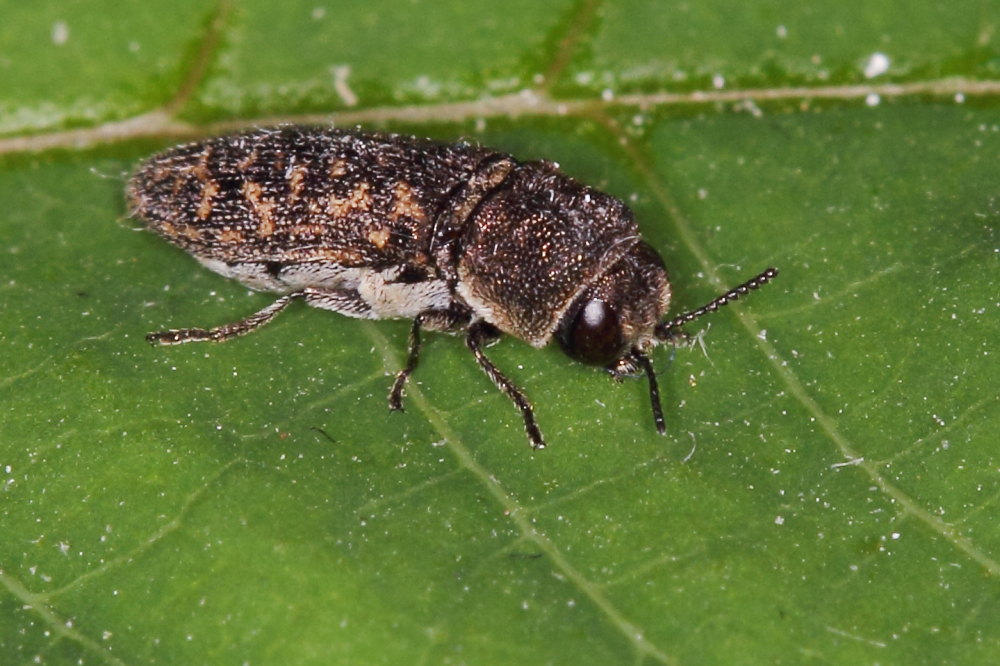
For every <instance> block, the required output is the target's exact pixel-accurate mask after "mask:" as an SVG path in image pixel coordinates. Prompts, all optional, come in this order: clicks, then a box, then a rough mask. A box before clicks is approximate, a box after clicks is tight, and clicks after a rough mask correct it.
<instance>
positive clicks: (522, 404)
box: [465, 321, 545, 449]
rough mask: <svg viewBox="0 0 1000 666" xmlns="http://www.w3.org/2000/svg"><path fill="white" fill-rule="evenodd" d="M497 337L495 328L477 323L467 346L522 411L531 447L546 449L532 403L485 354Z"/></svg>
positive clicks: (498, 386) (467, 341)
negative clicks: (487, 347) (487, 345)
mask: <svg viewBox="0 0 1000 666" xmlns="http://www.w3.org/2000/svg"><path fill="white" fill-rule="evenodd" d="M496 336H497V332H496V329H495V328H493V326H491V325H490V324H487V323H486V322H482V321H480V322H476V323H475V324H473V325H472V326H470V327H469V331H468V333H467V334H466V336H465V344H466V346H468V348H469V349H470V350H471V351H472V353H473V355H474V356H475V357H476V362H477V363H478V364H479V367H480V368H482V369H483V372H485V373H486V376H487V377H489V378H490V380H491V381H492V382H493V383H494V384H495V385H496V387H497V388H498V389H500V390H501V391H503V393H504V395H506V396H507V397H508V398H510V399H511V401H512V402H513V403H514V405H515V406H516V407H517V408H518V409H519V410H521V417H522V418H523V419H524V430H525V432H526V433H528V440H529V441H530V442H531V447H532V448H533V449H544V448H545V440H544V439H542V432H541V431H540V430H539V429H538V424H537V423H535V411H534V410H533V409H532V408H531V403H530V402H528V399H527V398H525V397H524V394H523V393H521V390H520V389H519V388H517V386H516V385H515V384H514V382H512V381H510V380H509V379H507V377H506V376H504V374H503V373H502V372H500V370H499V369H498V368H497V367H496V366H495V365H493V362H492V361H490V360H489V359H488V358H486V354H484V353H483V350H482V344H483V343H484V342H486V341H488V340H490V339H491V338H494V337H496Z"/></svg>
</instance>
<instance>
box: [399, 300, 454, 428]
mask: <svg viewBox="0 0 1000 666" xmlns="http://www.w3.org/2000/svg"><path fill="white" fill-rule="evenodd" d="M468 321H469V320H468V313H467V312H463V311H460V310H455V309H449V310H424V311H423V312H421V313H420V314H418V315H417V316H416V317H414V318H413V327H412V328H410V352H409V355H408V356H407V358H406V367H404V368H403V369H402V370H400V371H399V372H398V373H396V381H394V382H393V383H392V390H391V391H389V409H391V410H392V411H394V412H397V411H398V412H401V411H403V387H404V386H405V385H406V380H407V379H409V377H410V375H411V374H413V371H414V370H416V369H417V363H418V362H419V361H420V329H421V328H425V327H426V328H428V329H430V330H432V331H454V330H456V329H458V328H460V327H463V326H464V325H465V324H466V323H468Z"/></svg>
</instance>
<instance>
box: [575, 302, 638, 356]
mask: <svg viewBox="0 0 1000 666" xmlns="http://www.w3.org/2000/svg"><path fill="white" fill-rule="evenodd" d="M559 344H560V345H561V346H562V348H563V351H565V352H566V354H567V355H568V356H569V357H570V358H574V359H576V360H577V361H580V362H581V363H587V364H590V365H610V364H611V363H613V362H614V361H616V360H617V359H618V358H619V357H620V356H621V355H622V354H623V353H624V352H625V341H624V340H623V339H622V328H621V324H620V323H619V321H618V314H617V313H616V312H615V309H614V308H613V307H611V306H610V305H608V304H607V303H606V302H605V301H603V300H601V299H599V298H592V299H590V300H589V301H587V303H586V304H585V305H584V306H583V307H582V308H580V309H579V310H578V311H577V313H576V315H575V316H574V317H573V318H572V319H571V320H570V322H569V325H568V326H563V327H562V329H561V330H560V331H559Z"/></svg>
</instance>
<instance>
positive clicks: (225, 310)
mask: <svg viewBox="0 0 1000 666" xmlns="http://www.w3.org/2000/svg"><path fill="white" fill-rule="evenodd" d="M157 4H158V3H148V2H143V3H139V2H118V3H110V2H105V1H100V2H97V1H95V2H91V3H86V4H80V5H71V4H67V5H66V6H63V7H55V6H52V7H47V8H38V7H35V6H33V5H32V6H31V7H30V8H29V6H28V5H26V4H24V3H13V2H7V3H3V5H2V7H0V9H2V10H3V16H4V17H5V21H4V26H3V27H0V132H2V133H3V134H4V138H0V171H2V176H3V177H2V178H0V202H2V204H3V207H2V210H3V213H2V215H0V229H2V232H3V238H4V243H3V248H2V252H3V256H4V259H3V260H2V261H0V266H2V277H3V280H2V281H0V294H2V295H0V303H2V306H0V307H2V313H3V317H2V319H0V343H2V349H3V351H4V353H3V354H2V355H0V402H2V404H3V408H2V409H3V414H4V415H3V418H2V419H0V534H2V535H3V538H2V539H0V662H3V663H51V664H62V663H112V664H143V663H256V664H260V663H295V664H311V663H315V664H329V663H364V664H368V663H388V664H396V663H414V662H418V663H441V662H447V663H489V664H506V663H511V664H514V663H517V664H520V663H574V664H591V663H593V664H608V663H637V662H638V663H774V662H782V663H800V662H832V663H984V664H986V663H995V662H996V661H997V660H998V659H1000V625H998V624H997V622H996V621H995V618H994V614H995V613H994V611H993V609H994V607H995V605H996V604H997V603H998V601H1000V580H998V579H1000V527H998V526H997V521H996V520H995V519H994V514H995V511H996V504H997V498H998V497H1000V463H998V459H997V454H996V453H995V449H996V443H997V441H998V434H1000V399H998V391H997V379H996V378H997V377H998V376H1000V367H998V363H997V353H996V348H995V347H996V341H997V340H998V339H1000V325H998V321H1000V320H998V317H997V315H998V304H1000V303H998V293H1000V290H998V283H1000V280H998V275H1000V273H998V268H1000V266H998V257H1000V251H998V243H997V219H998V188H997V183H1000V126H998V124H997V120H996V102H997V99H998V95H1000V72H998V67H1000V50H998V47H997V43H996V39H997V38H996V32H997V27H998V26H997V22H998V19H997V17H1000V3H998V2H994V1H983V2H976V3H969V7H964V6H947V7H945V6H941V7H939V6H938V5H935V4H934V3H929V2H923V3H903V2H890V1H885V2H881V3H871V2H841V3H838V4H836V5H830V6H829V7H828V6H818V5H817V6H805V5H803V6H801V7H790V6H786V5H787V4H788V3H778V2H758V3H727V2H723V1H722V0H712V1H711V2H708V3H700V4H697V3H695V4H690V3H689V4H681V5H676V6H673V5H672V6H664V5H663V4H662V3H652V2H641V3H640V2H613V3H612V2H608V3H598V2H593V1H582V2H559V3H544V4H543V3H531V2H514V3H505V4H500V5H496V4H494V5H485V4H475V3H472V4H470V3H467V2H466V3H459V2H438V3H432V4H427V3H424V4H415V3H412V2H408V1H402V0H399V1H396V2H385V3H379V4H378V5H377V6H372V5H371V4H370V3H369V4H362V3H339V4H334V3H328V4H321V3H315V2H314V3H280V4H278V3H264V2H258V1H255V0H247V1H246V2H241V3H239V4H236V3H228V2H222V3H221V4H219V5H218V6H206V5H205V4H204V3H193V2H192V3H181V4H180V5H178V3H176V2H174V3H170V4H169V5H163V6H157ZM22 5H23V6H22ZM902 18H905V20H901V19H902ZM880 54H881V55H880ZM883 58H884V59H883ZM882 70H884V71H882ZM328 112H333V115H332V116H331V117H330V118H328V120H333V121H334V122H336V123H338V124H341V125H345V124H351V123H361V124H364V125H366V126H370V127H377V128H389V129H394V130H401V131H409V132H413V133H417V134H421V135H429V136H434V137H437V138H440V139H443V140H454V139H457V138H462V137H467V138H473V139H474V140H476V141H479V142H481V143H483V144H484V145H489V146H493V147H496V148H497V149H499V150H503V151H507V152H511V153H513V154H515V155H517V156H518V157H520V158H523V159H543V158H544V159H552V160H556V161H558V162H560V164H561V165H562V168H563V169H564V170H565V171H566V172H567V173H569V174H571V175H572V176H574V177H576V178H579V179H580V180H583V181H585V182H588V183H590V184H593V185H595V186H598V187H601V188H602V189H605V190H606V191H609V192H611V193H613V194H615V195H617V196H619V197H621V198H623V199H624V200H626V201H627V202H629V204H630V205H631V206H632V208H633V210H634V211H635V214H636V217H637V219H638V220H639V222H640V226H641V228H642V230H643V234H644V237H645V239H646V240H647V241H648V242H649V243H650V244H651V245H652V246H653V247H655V248H657V249H658V250H659V251H660V252H661V254H662V256H663V258H664V260H665V262H666V264H667V266H668V267H669V269H670V273H671V278H672V286H673V291H674V302H675V304H674V310H675V311H677V312H680V311H683V310H686V309H690V308H694V307H697V306H699V305H701V304H702V303H704V302H706V301H708V300H710V299H711V298H712V297H713V296H715V295H716V294H718V293H720V292H721V291H723V290H724V289H725V288H727V287H729V286H732V285H733V284H736V283H738V282H740V281H742V280H744V279H746V278H748V277H750V276H751V275H753V274H755V273H757V272H759V271H760V270H762V269H764V268H765V267H766V266H769V265H774V266H777V267H779V268H780V269H781V275H780V277H779V278H778V279H777V280H776V281H775V283H774V285H773V286H769V287H767V288H766V289H763V290H761V291H760V292H759V293H755V294H754V295H752V296H751V297H749V298H748V299H746V301H743V300H741V301H740V302H739V303H738V304H736V305H733V306H731V307H728V308H726V309H725V310H723V311H721V312H719V313H718V314H715V315H712V316H711V317H709V318H706V319H702V320H699V321H698V322H697V323H696V324H693V325H691V326H690V327H689V332H691V333H692V334H693V335H694V336H695V344H693V345H692V346H690V347H680V348H677V349H668V348H665V349H660V350H657V351H656V353H655V355H654V362H655V365H656V367H657V369H658V371H659V373H660V383H661V390H662V392H663V394H664V398H665V399H664V403H665V410H666V416H667V421H668V434H667V436H666V437H659V436H658V435H657V434H656V432H655V430H654V428H653V424H652V418H651V415H650V410H649V403H648V396H647V393H646V391H647V389H646V386H645V383H644V382H643V381H626V382H624V383H623V384H622V385H616V384H615V383H614V382H612V381H610V380H609V379H608V378H607V377H606V376H604V375H602V373H600V372H596V371H594V370H592V369H589V368H586V367H583V366H580V365H577V364H574V363H572V362H570V361H569V360H568V359H566V358H565V357H564V356H563V355H562V354H561V352H559V351H558V349H556V348H554V347H553V348H551V349H548V348H547V349H544V350H541V351H538V350H534V349H532V348H530V347H529V346H527V345H526V344H524V343H522V342H520V341H518V340H514V339H505V340H503V341H502V342H501V343H499V344H497V345H496V346H494V347H492V348H490V350H489V352H488V353H489V355H490V357H491V358H492V359H493V360H494V362H495V363H496V364H497V365H498V366H499V367H500V368H502V369H504V370H505V372H507V374H508V375H509V376H510V377H511V378H512V379H513V380H514V381H515V382H516V383H517V384H518V385H519V386H520V387H522V388H523V389H524V391H525V392H526V393H527V395H528V396H529V397H530V398H531V399H532V400H533V403H534V405H535V407H536V411H537V416H538V419H539V423H540V425H541V428H542V430H543V432H544V433H545V436H546V439H547V441H548V442H549V445H550V446H549V448H548V449H546V450H544V451H539V452H533V451H532V450H531V449H530V448H529V447H528V445H527V440H526V438H525V436H524V433H523V429H522V424H521V420H520V417H519V415H518V413H517V412H516V410H515V409H514V407H513V406H512V405H511V404H510V402H509V401H508V400H507V399H506V398H505V397H504V396H503V395H502V394H500V393H499V392H498V391H496V390H495V388H494V387H493V386H492V385H491V384H490V382H489V380H488V379H487V378H486V377H485V376H483V374H482V373H481V372H480V371H479V369H478V368H477V367H476V365H475V363H474V361H473V359H472V358H470V355H469V353H468V351H467V350H466V349H465V346H464V345H463V344H462V341H461V340H460V339H458V338H454V337H449V336H444V335H434V334H429V335H428V336H427V340H426V345H425V347H424V350H423V354H422V357H421V365H420V367H419V368H418V370H417V372H416V373H415V375H414V377H413V382H412V383H411V384H410V385H409V387H408V391H407V398H406V400H407V401H406V406H407V411H406V412H405V413H403V414H399V413H388V411H387V409H386V402H385V401H386V394H387V392H388V389H389V386H390V384H391V382H392V375H393V374H394V373H395V371H396V370H398V369H399V367H400V366H401V364H402V363H403V361H404V360H405V355H406V344H407V343H406V338H407V332H408V329H409V324H408V323H407V322H405V321H382V322H362V321H357V320H350V319H347V318H344V317H340V316H338V315H335V314H333V313H330V312H325V311H320V310H315V309H309V308H306V307H300V306H294V307H292V308H290V309H289V311H288V312H287V313H285V314H282V315H281V317H279V318H278V319H277V320H276V321H275V322H274V323H273V324H271V325H269V326H268V327H266V328H265V329H262V330H261V331H259V332H256V333H254V334H253V335H250V336H248V337H246V338H242V339H240V340H238V341H234V342H231V343H228V344H224V345H208V344H204V345H197V344H192V345H187V346H183V347H176V348H153V347H150V346H149V345H147V344H146V343H145V342H144V340H143V336H144V335H145V334H146V333H147V332H149V331H154V330H160V329H163V328H168V327H185V326H209V325H216V324H221V323H225V322H228V321H233V320H235V319H238V318H241V317H243V316H245V315H247V314H249V313H251V312H253V311H255V310H256V309H258V308H261V307H263V306H265V305H266V304H268V303H269V302H271V300H272V299H273V296H270V295H268V294H260V293H249V292H248V291H247V290H246V289H245V288H244V287H241V286H240V285H238V284H236V283H233V282H230V281H226V280H224V279H222V278H220V277H218V276H216V275H214V274H212V273H209V272H207V271H206V270H204V269H203V268H201V267H199V265H198V264H197V263H196V262H195V261H193V260H192V259H191V258H189V257H187V256H185V255H184V253H182V252H180V251H178V250H176V249H174V248H172V247H170V246H168V245H167V244H165V243H164V242H162V241H161V240H159V239H158V238H156V237H154V236H153V235H152V234H150V233H148V232H145V231H142V230H140V229H139V228H138V227H139V224H138V223H137V222H135V221H132V220H129V219H128V218H127V211H126V210H125V204H124V200H123V193H122V190H123V186H124V181H125V177H126V174H127V173H128V172H129V170H130V169H132V168H133V167H134V166H135V165H136V164H137V163H138V162H139V161H140V160H141V159H143V157H145V156H147V155H149V154H150V153H151V152H153V151H154V150H157V149H159V148H162V147H165V146H168V145H171V144H172V143H174V142H176V140H177V136H178V135H185V136H194V135H197V136H202V135H208V134H212V133H216V132H218V131H222V130H223V129H225V128H229V127H236V126H254V125H259V124H263V123H266V122H272V121H290V122H295V121H302V120H310V121H317V120H319V119H320V117H319V116H317V115H315V114H320V113H328Z"/></svg>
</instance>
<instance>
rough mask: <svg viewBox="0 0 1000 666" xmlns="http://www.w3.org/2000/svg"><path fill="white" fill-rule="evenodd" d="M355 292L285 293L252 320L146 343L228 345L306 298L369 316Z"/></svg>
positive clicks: (163, 335) (174, 332)
mask: <svg viewBox="0 0 1000 666" xmlns="http://www.w3.org/2000/svg"><path fill="white" fill-rule="evenodd" d="M351 294H355V296H356V293H355V292H340V291H335V290H331V289H313V288H306V289H301V290H299V291H293V292H291V293H288V294H285V295H284V296H282V297H281V298H279V299H278V300H276V301H275V302H274V303H271V304H270V305H268V306H267V307H266V308H263V309H261V310H258V311H257V312H255V313H253V314H252V315H250V316H249V317H246V318H244V319H240V320H239V321H234V322H231V323H229V324H223V325H222V326H216V327H215V328H208V329H205V328H177V329H170V330H169V331H156V332H155V333H150V334H149V335H147V336H146V341H147V342H150V343H153V344H157V343H158V344H161V345H181V344H184V343H185V342H225V341H226V340H231V339H232V338H235V337H239V336H241V335H246V334H247V333H250V332H251V331H254V330H256V329H258V328H260V327H261V326H263V325H264V324H266V323H268V322H270V321H271V320H272V319H274V318H275V317H276V316H278V313H279V312H281V311H282V310H284V309H285V308H286V307H288V304H289V303H291V302H292V301H294V300H295V299H296V298H301V299H303V300H304V301H305V302H306V303H308V304H309V305H312V306H314V307H318V308H324V309H327V310H336V311H337V312H341V313H343V314H346V315H348V316H354V317H365V316H366V314H367V313H365V312H363V311H361V310H359V309H358V308H357V307H354V306H353V303H354V302H355V301H354V298H352V296H351Z"/></svg>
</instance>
